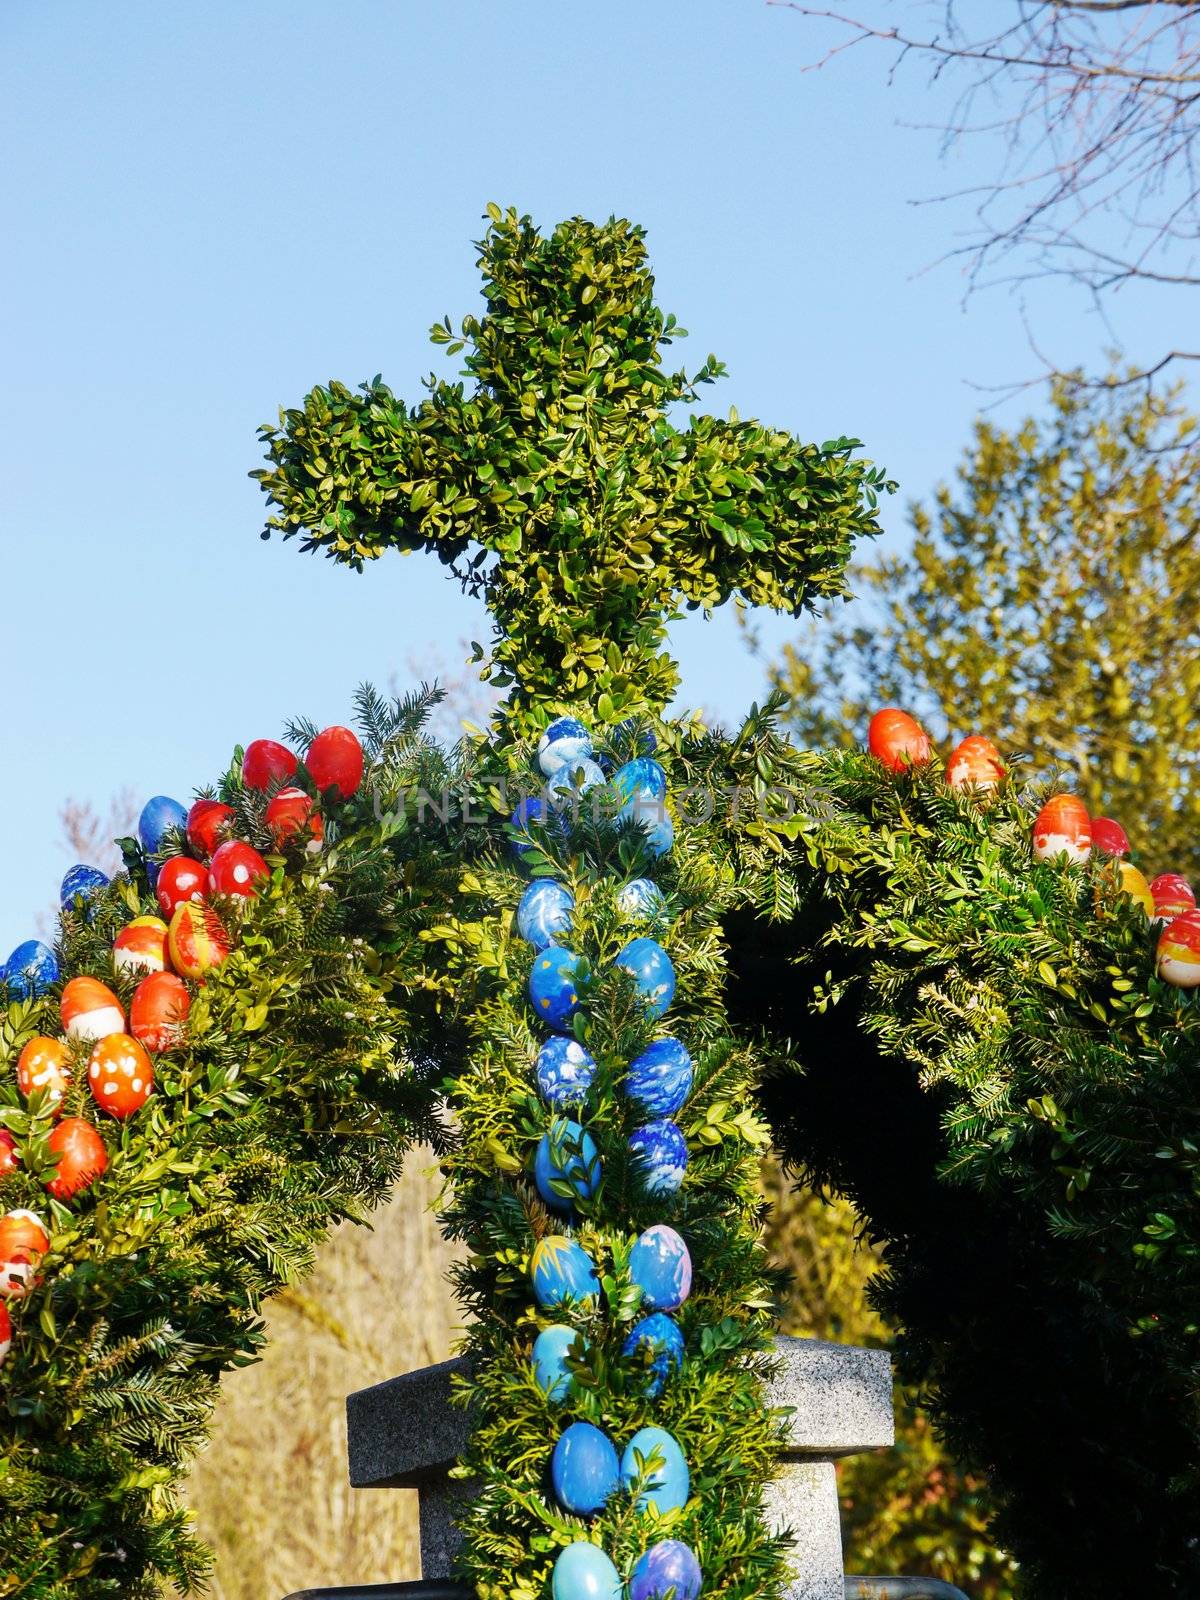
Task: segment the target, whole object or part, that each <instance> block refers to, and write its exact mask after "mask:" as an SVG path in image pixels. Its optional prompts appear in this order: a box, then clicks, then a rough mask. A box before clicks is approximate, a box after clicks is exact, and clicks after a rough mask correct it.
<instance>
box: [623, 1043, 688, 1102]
mask: <svg viewBox="0 0 1200 1600" xmlns="http://www.w3.org/2000/svg"><path fill="white" fill-rule="evenodd" d="M692 1076H693V1071H692V1058H691V1056H690V1055H689V1054H688V1052H687V1049H686V1047H685V1046H684V1045H682V1044H681V1043H680V1042H679V1040H678V1039H655V1041H654V1043H653V1044H651V1045H647V1046H646V1048H645V1049H644V1050H643V1051H642V1053H641V1055H640V1056H638V1057H637V1058H636V1059H635V1060H633V1061H631V1062H630V1063H629V1066H628V1068H627V1070H626V1073H625V1093H626V1094H627V1095H629V1097H630V1099H632V1100H636V1101H637V1102H638V1104H639V1105H642V1106H644V1107H645V1108H646V1110H647V1111H649V1112H650V1113H651V1114H652V1115H654V1116H657V1117H671V1116H674V1115H675V1113H676V1112H677V1111H678V1110H680V1109H681V1108H682V1106H683V1105H684V1104H685V1102H686V1101H687V1097H688V1095H689V1094H691V1092H692Z"/></svg>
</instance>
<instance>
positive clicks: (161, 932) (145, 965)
mask: <svg viewBox="0 0 1200 1600" xmlns="http://www.w3.org/2000/svg"><path fill="white" fill-rule="evenodd" d="M166 964H167V925H166V923H165V922H164V921H163V920H162V918H161V917H134V919H133V921H132V922H130V923H127V924H126V925H125V927H123V928H122V929H121V931H120V933H119V934H118V935H117V937H116V938H115V939H114V940H113V966H114V967H115V968H116V969H117V971H118V972H162V971H163V969H164V968H165V967H166Z"/></svg>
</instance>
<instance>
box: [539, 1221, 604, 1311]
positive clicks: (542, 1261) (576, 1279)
mask: <svg viewBox="0 0 1200 1600" xmlns="http://www.w3.org/2000/svg"><path fill="white" fill-rule="evenodd" d="M529 1275H530V1277H531V1279H532V1281H533V1294H534V1299H535V1300H536V1301H537V1303H538V1305H539V1306H541V1308H542V1310H543V1311H555V1310H557V1309H558V1307H560V1306H564V1305H568V1304H571V1303H573V1302H574V1303H579V1302H583V1303H588V1302H591V1301H594V1300H596V1299H597V1298H598V1296H599V1294H600V1279H599V1278H598V1277H597V1276H596V1268H595V1266H594V1264H593V1262H592V1258H591V1256H589V1255H588V1253H587V1251H586V1250H585V1249H584V1248H583V1246H582V1245H579V1244H576V1242H575V1240H574V1239H568V1238H567V1237H566V1235H565V1234H561V1233H551V1234H547V1235H546V1237H545V1238H543V1239H539V1240H538V1242H537V1244H535V1245H534V1247H533V1255H532V1257H531V1258H530V1263H529Z"/></svg>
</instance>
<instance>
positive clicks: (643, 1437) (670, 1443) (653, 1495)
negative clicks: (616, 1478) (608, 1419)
mask: <svg viewBox="0 0 1200 1600" xmlns="http://www.w3.org/2000/svg"><path fill="white" fill-rule="evenodd" d="M652 1455H656V1456H657V1457H658V1458H659V1465H657V1466H656V1467H654V1468H653V1469H652V1470H651V1472H650V1475H649V1477H648V1478H646V1479H645V1480H644V1481H645V1487H644V1488H643V1490H642V1492H641V1494H639V1495H638V1498H637V1506H638V1510H639V1511H645V1509H646V1507H647V1506H651V1505H652V1506H655V1507H656V1508H657V1510H658V1514H659V1516H660V1517H661V1516H665V1515H666V1513H667V1512H668V1511H678V1510H680V1509H681V1507H683V1506H685V1505H687V1497H688V1491H689V1489H690V1487H691V1480H690V1478H689V1475H688V1467H687V1462H686V1461H685V1460H684V1459H683V1451H682V1450H681V1449H680V1448H679V1445H678V1443H677V1442H676V1441H675V1439H674V1438H672V1436H671V1435H670V1434H669V1433H668V1432H667V1430H666V1429H665V1428H639V1429H638V1431H637V1432H636V1433H635V1434H634V1436H633V1438H632V1439H630V1441H629V1443H628V1444H627V1445H626V1446H625V1454H624V1455H623V1456H622V1457H621V1479H622V1482H624V1483H625V1484H626V1485H627V1486H628V1485H630V1484H632V1483H635V1482H636V1481H638V1479H640V1478H641V1476H642V1469H641V1468H640V1467H639V1466H638V1457H639V1456H640V1457H641V1460H642V1463H643V1465H646V1464H647V1463H649V1461H650V1458H651V1456H652Z"/></svg>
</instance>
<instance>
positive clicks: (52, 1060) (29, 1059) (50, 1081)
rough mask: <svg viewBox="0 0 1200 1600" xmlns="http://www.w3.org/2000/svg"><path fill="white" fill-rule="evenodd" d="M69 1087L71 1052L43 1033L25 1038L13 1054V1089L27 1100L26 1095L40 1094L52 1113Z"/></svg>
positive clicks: (56, 1111)
mask: <svg viewBox="0 0 1200 1600" xmlns="http://www.w3.org/2000/svg"><path fill="white" fill-rule="evenodd" d="M70 1087H71V1052H70V1050H69V1049H68V1048H67V1046H66V1045H65V1044H64V1043H63V1041H62V1040H61V1039H51V1038H49V1037H47V1035H46V1034H44V1033H39V1034H37V1035H35V1037H34V1038H32V1039H28V1040H26V1042H25V1045H24V1046H23V1048H22V1050H21V1054H20V1055H19V1056H18V1057H17V1088H18V1089H19V1090H20V1091H21V1093H22V1094H23V1095H24V1096H25V1098H26V1099H27V1100H28V1099H29V1097H30V1095H34V1094H38V1093H44V1094H46V1095H48V1096H49V1101H50V1105H51V1107H52V1109H53V1110H54V1114H55V1115H56V1116H57V1115H58V1107H59V1106H60V1104H61V1101H62V1098H63V1096H64V1095H65V1094H66V1092H67V1090H68V1089H69V1088H70Z"/></svg>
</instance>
